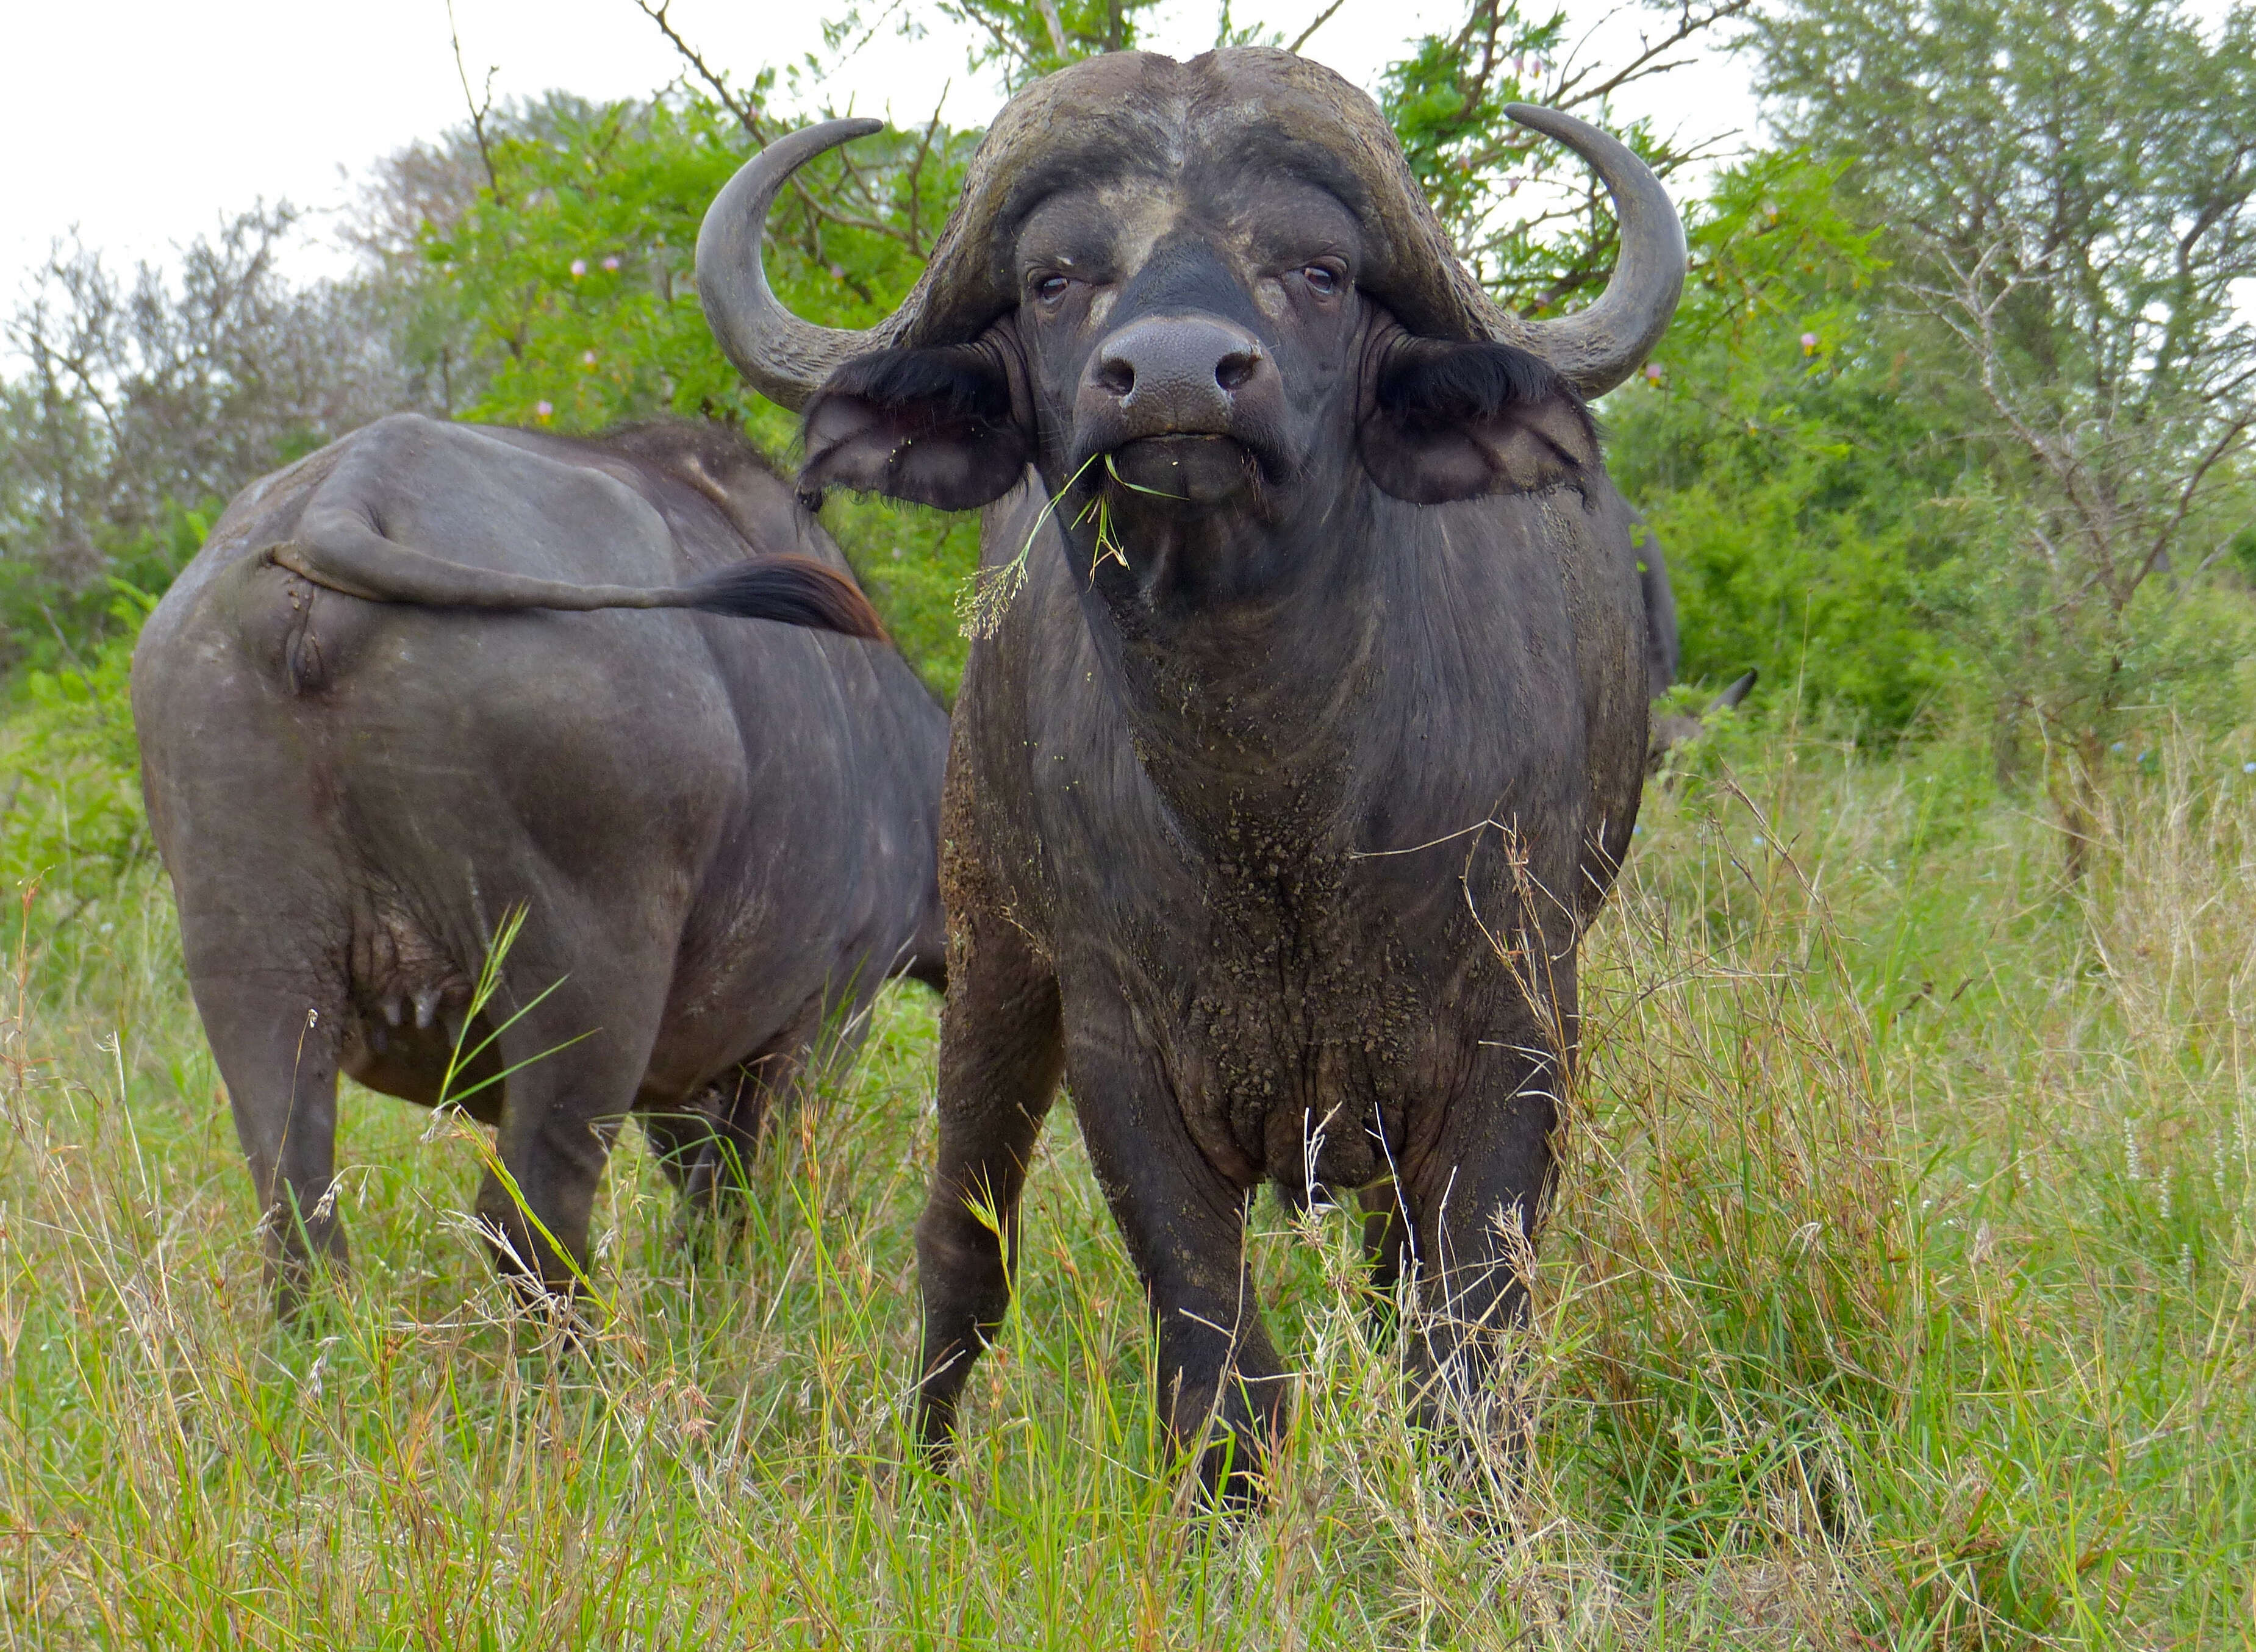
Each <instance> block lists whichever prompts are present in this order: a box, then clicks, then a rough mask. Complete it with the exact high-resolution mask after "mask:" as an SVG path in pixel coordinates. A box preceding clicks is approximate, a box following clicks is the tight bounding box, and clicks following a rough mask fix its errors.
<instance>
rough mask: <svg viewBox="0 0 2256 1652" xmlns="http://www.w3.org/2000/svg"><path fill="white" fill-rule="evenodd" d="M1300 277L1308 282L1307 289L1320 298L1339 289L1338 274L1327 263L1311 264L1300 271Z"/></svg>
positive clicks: (1328, 295) (1325, 297) (1326, 296)
mask: <svg viewBox="0 0 2256 1652" xmlns="http://www.w3.org/2000/svg"><path fill="white" fill-rule="evenodd" d="M1301 280H1303V281H1305V282H1307V283H1308V291H1309V292H1313V293H1315V295H1316V296H1317V297H1318V298H1320V299H1329V297H1331V295H1332V294H1333V293H1335V292H1338V291H1339V285H1340V274H1339V271H1336V270H1335V269H1333V268H1332V267H1331V266H1330V265H1329V264H1310V265H1309V266H1308V268H1307V269H1305V270H1303V271H1301Z"/></svg>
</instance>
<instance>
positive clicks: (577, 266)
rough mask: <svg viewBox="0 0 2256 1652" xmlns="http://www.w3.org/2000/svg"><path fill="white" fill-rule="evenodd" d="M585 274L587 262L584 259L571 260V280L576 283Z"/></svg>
mask: <svg viewBox="0 0 2256 1652" xmlns="http://www.w3.org/2000/svg"><path fill="white" fill-rule="evenodd" d="M587 273H588V261H587V260H586V259H585V258H575V259H573V260H572V278H573V279H574V280H575V281H577V280H578V279H579V278H581V277H582V276H583V275H585V274H587Z"/></svg>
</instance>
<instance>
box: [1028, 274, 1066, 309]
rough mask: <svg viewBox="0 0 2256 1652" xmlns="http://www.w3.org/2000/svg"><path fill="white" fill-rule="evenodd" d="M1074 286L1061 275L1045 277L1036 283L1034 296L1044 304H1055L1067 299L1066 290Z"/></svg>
mask: <svg viewBox="0 0 2256 1652" xmlns="http://www.w3.org/2000/svg"><path fill="white" fill-rule="evenodd" d="M1071 285H1073V283H1072V282H1070V281H1068V280H1067V279H1066V278H1064V277H1063V276H1061V275H1048V276H1044V277H1042V278H1040V280H1039V281H1036V282H1035V283H1034V296H1035V297H1036V298H1038V299H1040V300H1041V301H1042V302H1043V303H1044V304H1055V303H1056V302H1057V301H1058V300H1059V299H1062V298H1063V297H1065V290H1066V289H1067V288H1068V287H1069V286H1071Z"/></svg>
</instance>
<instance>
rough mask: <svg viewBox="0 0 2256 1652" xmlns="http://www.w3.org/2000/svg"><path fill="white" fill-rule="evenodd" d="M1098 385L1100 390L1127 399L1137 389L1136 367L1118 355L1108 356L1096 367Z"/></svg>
mask: <svg viewBox="0 0 2256 1652" xmlns="http://www.w3.org/2000/svg"><path fill="white" fill-rule="evenodd" d="M1096 383H1097V384H1098V386H1099V388H1101V389H1103V390H1109V391H1110V392H1111V393H1112V394H1113V395H1115V396H1118V397H1123V398H1125V397H1128V396H1130V395H1132V394H1133V393H1134V391H1135V389H1136V369H1135V366H1134V364H1133V363H1132V362H1124V361H1123V360H1122V359H1121V358H1120V357H1118V356H1117V355H1112V356H1107V357H1106V358H1105V359H1104V360H1103V361H1102V362H1098V363H1097V365H1096Z"/></svg>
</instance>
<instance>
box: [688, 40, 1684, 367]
mask: <svg viewBox="0 0 2256 1652" xmlns="http://www.w3.org/2000/svg"><path fill="white" fill-rule="evenodd" d="M1507 112H1508V113H1510V114H1511V116H1512V118H1513V119H1514V120H1517V121H1519V122H1520V123H1522V124H1524V125H1526V126H1529V127H1531V128H1533V130H1538V131H1540V132H1542V133H1544V134H1545V135H1546V136H1547V137H1553V138H1555V139H1557V140H1558V141H1559V142H1561V143H1563V144H1566V145H1567V146H1568V147H1569V148H1571V149H1573V150H1574V151H1576V153H1577V154H1579V155H1581V156H1582V157H1583V158H1584V159H1585V160H1586V161H1588V162H1589V163H1590V165H1591V167H1592V168H1593V169H1594V170H1595V171H1596V172H1597V173H1598V175H1599V177H1600V178H1601V179H1603V180H1604V183H1605V185H1606V187H1607V188H1608V190H1609V191H1610V192H1611V193H1612V196H1613V200H1614V205H1615V210H1616V212H1617V213H1618V215H1619V218H1620V223H1621V238H1620V244H1621V253H1620V258H1619V262H1618V264H1617V265H1616V267H1615V270H1614V274H1613V278H1612V279H1611V282H1610V283H1609V284H1608V285H1607V288H1606V291H1605V292H1604V294H1603V295H1602V296H1601V297H1600V298H1599V299H1598V300H1597V302H1596V303H1595V304H1592V305H1591V306H1589V307H1588V308H1586V309H1583V310H1581V311H1578V312H1576V313H1574V314H1572V315H1569V316H1565V317H1562V318H1559V319H1556V320H1543V321H1525V320H1520V319H1519V318H1518V317H1516V316H1514V315H1512V314H1511V313H1509V312H1507V311H1505V310H1504V309H1503V308H1501V307H1500V306H1498V305H1497V304H1496V303H1495V301H1494V300H1492V299H1490V298H1489V296H1488V295H1487V293H1486V292H1484V291H1482V289H1481V286H1480V285H1479V283H1478V282H1477V281H1476V280H1475V279H1474V278H1473V276H1472V274H1471V272H1470V271H1468V270H1467V269H1466V268H1465V267H1464V265H1463V263H1462V262H1460V261H1459V259H1458V258H1457V257H1456V252H1455V251H1454V250H1453V249H1452V248H1451V247H1450V245H1449V237H1448V235H1447V234H1446V233H1445V232H1444V231H1443V229H1442V225H1441V223H1440V221H1439V220H1438V219H1436V218H1435V215H1434V212H1433V208H1432V207H1430V206H1429V205H1428V203H1427V201H1426V199H1425V197H1424V195H1423V194H1422V193H1421V192H1420V190H1419V188H1418V185H1417V180H1416V179H1415V178H1414V176H1413V175H1412V173H1411V172H1410V168H1409V165H1408V163H1407V162H1406V160H1405V159H1404V158H1403V155H1402V150H1401V145H1400V144H1399V143H1398V142H1397V141H1396V139H1395V137H1394V133H1393V131H1392V129H1391V128H1390V127H1389V126H1388V125H1387V123H1386V121H1385V116H1383V115H1381V114H1380V112H1379V110H1378V106H1377V105H1376V104H1374V103H1373V102H1371V99H1370V98H1369V97H1367V96H1365V95H1364V94H1363V92H1361V91H1360V90H1358V89H1357V88H1356V87H1354V86H1352V85H1350V83H1349V82H1348V81H1344V80H1343V79H1342V78H1341V77H1340V76H1338V75H1337V74H1334V73H1332V71H1330V70H1329V69H1327V68H1324V67H1322V66H1321V65H1319V64H1315V63H1313V62H1310V61H1309V60H1307V59H1305V58H1300V57H1295V56H1294V55H1293V54H1292V53H1287V52H1280V51H1274V50H1269V49H1265V48H1257V47H1234V48H1230V49H1228V50H1224V51H1218V52H1209V53H1206V54H1205V55H1204V56H1202V57H1198V58H1194V59H1192V60H1189V61H1188V62H1177V61H1175V60H1174V59H1171V58H1164V57H1158V56H1153V55H1151V54H1148V53H1136V52H1122V53H1110V54H1107V55H1105V56H1103V57H1097V58H1091V59H1088V60H1084V61H1082V62H1080V63H1076V64H1075V65H1073V66H1071V67H1068V68H1065V69H1062V70H1060V71H1059V72H1058V73H1057V74H1052V75H1049V76H1047V78H1045V79H1043V80H1040V81H1036V82H1034V83H1033V85H1032V86H1030V87H1028V88H1026V89H1025V90H1024V91H1022V92H1020V93H1019V95H1017V96H1016V97H1014V98H1012V100H1011V102H1009V103H1008V104H1007V105H1006V106H1005V108H1004V109H1003V111H1002V112H1001V113H1000V114H999V115H998V116H996V118H995V122H994V124H993V125H992V126H991V127H990V128H989V129H988V131H987V136H986V137H985V139H984V140H983V142H982V143H981V144H980V146H979V150H978V152H977V153H976V155H975V156H974V157H973V159H972V163H971V166H970V170H969V175H968V176H967V177H966V179H965V180H964V187H963V194H962V198H961V200H959V201H958V202H957V204H956V207H955V212H954V213H953V214H951V215H950V217H949V220H948V225H947V227H946V228H945V229H943V230H942V232H941V236H940V239H939V241H938V243H937V244H936V245H935V246H934V250H933V255H932V258H931V260H930V262H929V263H928V264H927V265H926V267H925V270H924V272H923V274H922V275H921V276H920V278H919V279H918V281H917V284H916V285H915V287H914V288H913V289H912V290H911V292H910V293H909V296H908V298H907V299H906V300H905V301H904V302H903V304H902V306H901V307H900V309H899V310H898V311H896V312H895V313H893V314H892V316H890V317H888V318H887V319H886V320H884V321H882V322H880V323H879V324H878V326H876V327H871V328H869V329H866V330H858V331H857V330H853V329H846V328H835V327H816V326H814V325H813V324H811V323H809V322H807V321H804V320H800V318H799V317H797V316H795V315H793V314H792V313H791V312H790V311H789V310H788V309H786V308H785V306H783V305H782V304H781V303H780V302H779V300H778V299H776V297H775V295H774V293H773V292H772V291H771V290H770V289H769V287H768V285H767V281H766V278H765V275H764V274H763V273H762V271H761V269H760V242H761V235H762V232H763V229H764V228H765V221H766V215H767V212H768V208H769V207H771V206H772V203H773V201H774V200H775V198H776V196H777V194H778V193H780V192H781V190H782V189H783V187H784V186H785V185H786V183H787V182H788V180H789V179H790V176H791V173H792V172H793V171H795V170H796V169H797V168H798V167H800V165H805V164H806V162H807V161H808V160H810V159H812V158H814V156H816V155H818V154H821V152H822V151H825V150H828V149H830V148H833V147H835V146H836V145H837V144H842V143H845V142H848V141H849V140H850V139H852V138H856V137H864V136H866V135H868V134H869V133H871V132H874V131H876V130H878V123H876V122H874V121H830V122H826V123H822V124H820V125H816V126H811V127H807V128H806V129H804V130H800V131H798V132H794V133H793V134H791V135H790V136H789V137H785V138H781V139H779V140H778V141H777V142H776V143H774V144H770V145H769V146H768V147H767V148H766V149H765V150H763V151H761V152H760V153H759V154H758V155H756V156H754V157H753V158H752V159H751V160H750V161H748V162H747V163H746V164H745V165H744V168H743V169H742V170H741V171H740V172H738V173H737V176H736V177H735V178H734V179H731V180H730V183H729V185H728V186H727V187H725V188H724V189H723V191H722V192H721V193H720V195H719V196H718V197H717V198H716V200H715V201H714V203H713V206H712V207H711V209H710V210H709V212H708V213H707V214H706V217H705V222H704V227H703V228H702V230H701V233H700V235H699V236H698V242H697V279H698V287H699V291H700V292H701V294H702V296H703V301H704V306H705V313H706V316H707V319H708V320H709V321H710V323H711V325H712V327H713V332H714V336H715V337H716V340H718V341H719V342H720V344H721V346H722V348H723V350H724V351H725V352H727V354H728V355H729V358H730V361H732V362H735V364H736V365H737V369H738V370H739V371H741V372H742V373H743V374H744V376H745V377H746V378H747V379H749V380H750V381H751V383H752V384H753V385H754V387H755V388H757V389H758V390H760V391H761V392H762V393H763V394H764V395H765V396H767V397H769V398H770V399H772V400H774V401H777V402H779V403H781V404H783V405H785V406H786V407H790V408H793V409H797V408H800V407H802V406H804V405H805V404H806V403H807V399H808V398H809V397H811V396H813V394H814V391H815V390H816V389H817V388H818V387H819V386H820V385H821V383H822V382H823V381H824V380H825V379H826V378H828V376H829V375H830V374H831V373H832V372H834V371H835V370H836V369H838V368H839V367H841V366H842V365H843V364H844V363H846V362H849V361H851V360H853V359H854V358H855V357H857V356H859V355H867V354H869V353H871V352H872V351H876V350H880V349H885V348H891V347H893V346H899V345H912V346H913V345H948V344H959V343H963V342H967V341H969V340H971V339H974V338H976V336H977V335H978V334H979V333H980V332H981V331H983V329H984V328H985V327H987V326H988V325H989V324H991V322H992V321H993V320H995V319H996V318H997V317H998V316H999V315H1001V314H1002V313H1004V312H1005V311H1007V310H1009V309H1010V308H1011V307H1012V306H1013V305H1014V304H1015V303H1016V301H1017V297H1018V295H1017V293H1016V292H1015V289H1014V284H1013V278H1012V269H1011V266H1010V263H1009V258H1008V249H1009V241H1010V238H1011V236H1012V235H1013V234H1014V233H1015V230H1016V228H1017V226H1018V224H1019V222H1020V221H1023V219H1024V218H1025V216H1026V213H1027V212H1028V211H1029V210H1031V208H1032V207H1033V206H1034V205H1035V204H1038V202H1039V200H1040V199H1041V198H1042V196H1043V195H1044V194H1045V193H1047V192H1048V191H1049V190H1051V189H1053V188H1054V187H1056V186H1057V185H1058V183H1059V181H1060V179H1061V173H1062V172H1067V171H1068V170H1069V169H1070V164H1071V163H1070V160H1069V158H1068V157H1067V155H1066V154H1065V153H1064V151H1067V150H1068V149H1069V150H1070V151H1072V154H1073V156H1074V157H1083V156H1106V157H1110V165H1113V166H1115V167H1132V168H1134V169H1137V170H1150V171H1155V172H1163V173H1165V172H1175V171H1179V170H1181V168H1182V167H1183V166H1184V165H1187V164H1188V162H1189V161H1190V160H1191V159H1193V158H1195V157H1197V156H1199V155H1201V154H1207V155H1215V156H1221V157H1230V156H1233V155H1238V156H1242V155H1245V154H1248V153H1252V154H1259V153H1261V152H1263V151H1268V152H1271V153H1275V154H1279V155H1280V158H1282V157H1291V158H1293V159H1294V162H1295V163H1296V165H1295V169H1296V170H1300V171H1303V172H1309V173H1313V174H1315V175H1317V176H1319V177H1320V178H1321V179H1322V181H1324V182H1326V183H1327V185H1328V186H1330V187H1331V188H1332V189H1333V192H1334V193H1336V194H1337V195H1339V197H1340V198H1341V200H1342V202H1343V204H1344V205H1345V206H1347V207H1349V208H1350V210H1351V211H1353V212H1354V213H1355V214H1357V218H1358V219H1359V220H1360V221H1361V222H1362V225H1363V228H1364V236H1365V241H1366V254H1367V257H1368V260H1369V262H1368V264H1367V267H1366V268H1365V269H1364V270H1363V271H1360V272H1359V273H1358V277H1357V278H1358V280H1359V281H1360V283H1361V284H1362V285H1363V287H1364V290H1365V291H1366V292H1370V293H1371V296H1373V297H1374V298H1376V299H1378V300H1379V301H1380V302H1382V303H1384V304H1385V306H1387V307H1388V308H1389V309H1390V310H1391V311H1392V312H1393V313H1394V315H1395V317H1396V319H1397V320H1399V321H1400V322H1401V323H1402V324H1403V325H1404V326H1405V327H1407V328H1409V329H1410V330H1411V331H1412V332H1413V333H1414V334H1420V335H1422V336H1425V337H1429V338H1439V339H1456V340H1461V341H1473V340H1492V341H1497V342H1500V343H1505V344H1512V345H1517V346H1519V348H1523V349H1526V350H1529V351H1531V352H1533V354H1535V355H1539V356H1540V357H1542V358H1543V359H1544V360H1545V361H1546V362H1549V363H1550V364H1551V365H1552V367H1553V368H1554V369H1555V370H1556V371H1557V372H1558V373H1559V375H1560V376H1561V377H1562V378H1563V379H1564V380H1565V381H1566V382H1567V383H1569V385H1571V386H1572V387H1573V388H1574V389H1575V390H1576V391H1577V392H1578V393H1579V394H1581V395H1583V396H1584V397H1595V396H1597V395H1601V394H1603V393H1604V391H1606V390H1611V389H1612V388H1613V387H1614V386H1615V385H1616V384H1618V383H1621V382H1622V381H1623V380H1624V379H1625V378H1627V377H1628V376H1629V375H1630V374H1631V373H1632V372H1634V371H1635V370H1636V369H1637V367H1638V365H1639V363H1640V362H1643V361H1644V359H1645V357H1646V354H1647V353H1648V352H1649V351H1650V350H1651V349H1652V348H1653V345H1654V344H1655V343H1657V342H1658V341H1659V340H1660V334H1662V333H1663V332H1664V331H1665V330H1666V329H1667V325H1668V320H1669V317H1670V316H1671V314H1672V313H1674V309H1675V305H1676V299H1677V297H1678V294H1679V293H1680V292H1681V289H1682V286H1683V281H1684V234H1683V229H1682V227H1681V224H1680V223H1679V222H1678V220H1677V217H1676V213H1675V210H1674V207H1672V206H1671V205H1670V204H1669V201H1668V199H1667V195H1666V193H1664V192H1663V191H1662V189H1661V187H1660V183H1659V181H1658V180H1657V179H1655V178H1654V177H1653V174H1652V172H1650V171H1649V170H1648V169H1647V168H1646V166H1645V165H1644V163H1643V162H1641V161H1639V159H1638V158H1637V157H1636V156H1635V155H1634V154H1632V152H1631V151H1629V149H1628V148H1627V147H1626V146H1625V145H1624V144H1620V143H1618V142H1617V141H1616V140H1615V139H1613V138H1611V137H1607V136H1606V135H1605V134H1604V133H1603V132H1600V131H1598V130H1597V129H1596V128H1594V127H1591V126H1590V125H1587V124H1585V123H1583V122H1582V121H1578V120H1576V119H1575V118H1574V117H1573V116H1568V115H1562V114H1560V113H1558V112H1557V111H1555V110H1551V109H1536V108H1533V107H1531V106H1528V105H1524V104H1514V105H1512V106H1511V107H1510V109H1508V111H1507Z"/></svg>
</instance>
